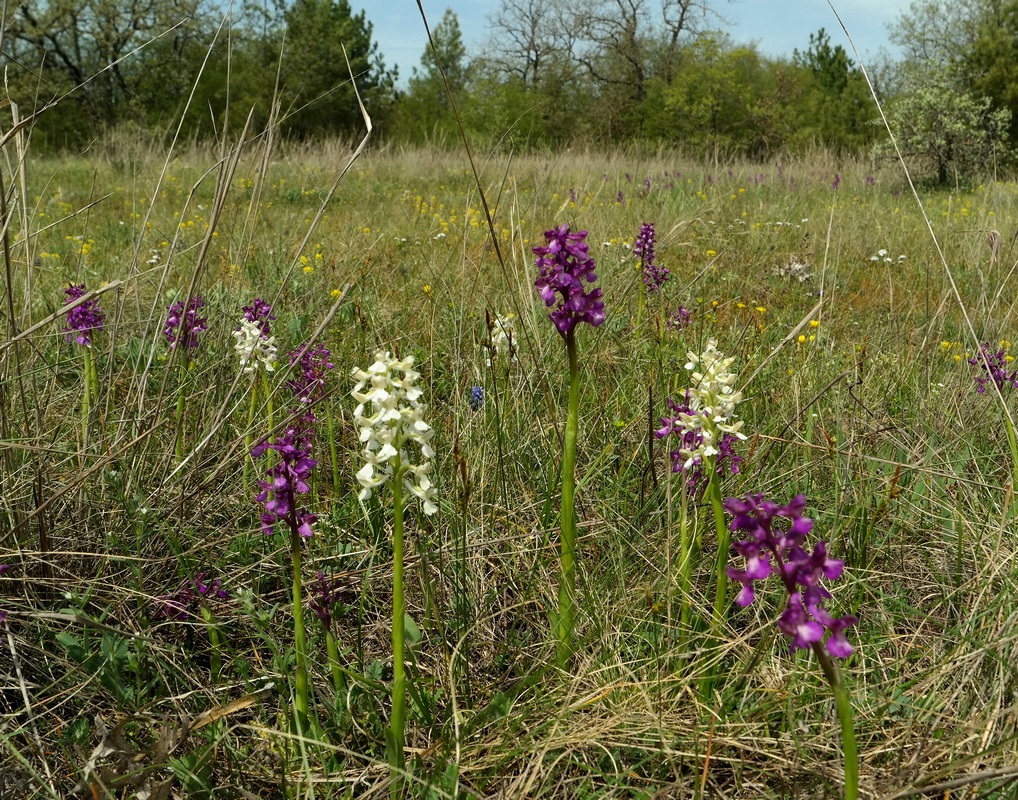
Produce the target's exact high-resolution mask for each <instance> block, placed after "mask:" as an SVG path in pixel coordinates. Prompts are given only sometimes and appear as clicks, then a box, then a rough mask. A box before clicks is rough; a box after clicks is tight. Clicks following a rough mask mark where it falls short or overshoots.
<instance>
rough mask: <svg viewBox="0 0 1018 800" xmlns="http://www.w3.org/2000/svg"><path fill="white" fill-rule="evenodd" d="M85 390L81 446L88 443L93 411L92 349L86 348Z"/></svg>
mask: <svg viewBox="0 0 1018 800" xmlns="http://www.w3.org/2000/svg"><path fill="white" fill-rule="evenodd" d="M84 370H85V391H84V392H82V395H81V447H82V449H84V448H85V447H86V446H87V445H88V418H89V415H90V414H91V412H92V350H91V349H90V348H88V347H86V348H85V367H84Z"/></svg>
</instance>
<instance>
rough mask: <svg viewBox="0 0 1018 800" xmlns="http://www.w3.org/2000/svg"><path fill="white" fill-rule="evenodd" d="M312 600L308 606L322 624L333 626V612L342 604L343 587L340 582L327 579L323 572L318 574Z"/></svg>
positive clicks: (312, 591) (313, 587) (313, 584)
mask: <svg viewBox="0 0 1018 800" xmlns="http://www.w3.org/2000/svg"><path fill="white" fill-rule="evenodd" d="M310 591H311V599H310V600H309V601H308V605H309V606H311V610H312V611H314V612H315V614H316V615H317V616H318V619H320V620H321V621H322V624H323V625H324V626H325V627H326V628H329V627H331V626H332V611H333V609H334V608H335V607H336V606H337V605H338V604H339V603H340V591H341V586H340V583H339V581H337V580H335V579H333V578H326V577H325V574H324V573H322V572H319V573H317V575H316V578H315V582H314V583H312V584H311V587H310Z"/></svg>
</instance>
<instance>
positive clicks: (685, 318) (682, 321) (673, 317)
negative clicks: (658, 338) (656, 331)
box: [665, 306, 692, 331]
mask: <svg viewBox="0 0 1018 800" xmlns="http://www.w3.org/2000/svg"><path fill="white" fill-rule="evenodd" d="M691 317H692V314H691V313H690V312H689V309H688V308H686V307H685V306H679V307H678V308H677V309H675V310H674V311H673V312H672V313H671V314H669V315H668V319H667V320H665V327H666V328H667V329H668V330H670V331H681V330H682V329H683V328H685V327H687V326H688V325H689V320H690V318H691Z"/></svg>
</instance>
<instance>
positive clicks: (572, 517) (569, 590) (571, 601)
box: [555, 331, 580, 670]
mask: <svg viewBox="0 0 1018 800" xmlns="http://www.w3.org/2000/svg"><path fill="white" fill-rule="evenodd" d="M566 352H567V353H568V355H569V408H568V412H567V415H566V430H565V441H564V447H563V451H562V512H561V518H560V520H559V524H560V526H561V530H562V540H561V543H560V551H559V556H560V561H561V566H562V575H561V578H560V580H559V587H558V635H557V637H556V638H557V640H558V641H557V642H556V648H555V664H556V666H558V667H559V668H560V669H563V670H564V669H568V667H569V661H570V659H571V658H572V655H573V627H574V623H575V620H576V438H577V434H578V433H579V428H580V365H579V359H578V358H577V354H576V338H575V337H574V335H573V331H570V332H569V333H568V334H567V336H566Z"/></svg>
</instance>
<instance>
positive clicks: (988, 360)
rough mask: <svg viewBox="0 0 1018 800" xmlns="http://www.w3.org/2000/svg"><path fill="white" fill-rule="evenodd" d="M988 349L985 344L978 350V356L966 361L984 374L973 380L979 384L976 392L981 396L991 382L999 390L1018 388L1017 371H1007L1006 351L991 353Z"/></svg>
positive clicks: (988, 346) (987, 343)
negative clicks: (1006, 387)
mask: <svg viewBox="0 0 1018 800" xmlns="http://www.w3.org/2000/svg"><path fill="white" fill-rule="evenodd" d="M990 349H991V348H990V343H989V342H985V343H984V344H983V345H981V346H980V348H979V350H980V354H979V355H977V356H975V357H973V358H970V359H969V360H968V362H969V363H970V364H972V365H974V366H978V367H982V369H983V372H985V373H986V374H985V375H976V376H975V377H974V378H973V380H974V381H975V382H976V383H978V384H979V386H978V387H977V388H976V391H977V392H978V393H979V394H982V393H983V392H985V391H986V385H987V384H988V383H990V382H991V381H992V382H993V383H995V384H997V386H998V387H999V388H1001V389H1003V388H1004V387H1005V386H1018V369H1015V370H1012V371H1011V372H1008V371H1007V365H1008V364H1009V363H1010V362H1009V361H1008V359H1007V351H1006V350H1003V349H1001V350H998V351H997V352H996V353H991V352H990Z"/></svg>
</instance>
